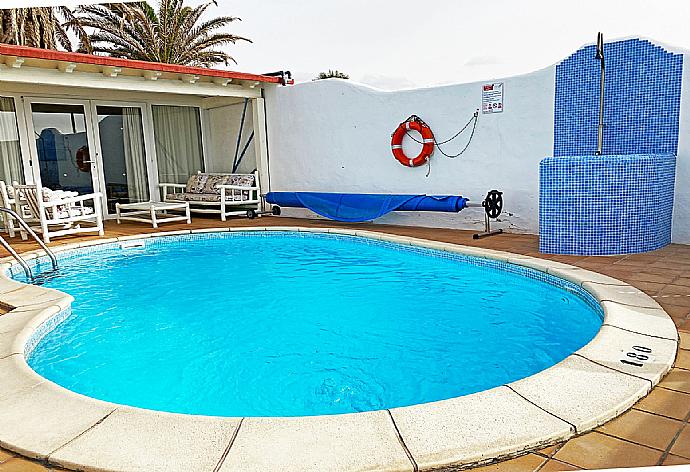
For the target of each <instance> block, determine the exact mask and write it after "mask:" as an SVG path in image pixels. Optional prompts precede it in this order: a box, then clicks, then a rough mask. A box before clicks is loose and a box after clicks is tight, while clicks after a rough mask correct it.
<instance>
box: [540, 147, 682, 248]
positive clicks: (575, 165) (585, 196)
mask: <svg viewBox="0 0 690 472" xmlns="http://www.w3.org/2000/svg"><path fill="white" fill-rule="evenodd" d="M675 169H676V158H675V156H674V155H673V154H652V155H645V154H628V155H607V156H601V157H591V156H568V157H547V158H546V159H544V160H542V161H541V163H540V172H539V186H540V189H539V250H540V251H542V252H545V253H551V254H579V255H610V254H629V253H636V252H644V251H651V250H654V249H658V248H660V247H663V246H665V245H667V244H669V243H670V242H671V217H672V212H673V194H674V182H675Z"/></svg>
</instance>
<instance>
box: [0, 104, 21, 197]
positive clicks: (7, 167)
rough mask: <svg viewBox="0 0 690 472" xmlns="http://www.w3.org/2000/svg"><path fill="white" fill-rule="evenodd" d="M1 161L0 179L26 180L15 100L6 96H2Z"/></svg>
mask: <svg viewBox="0 0 690 472" xmlns="http://www.w3.org/2000/svg"><path fill="white" fill-rule="evenodd" d="M0 161H1V162H0V180H4V181H5V182H6V183H7V184H11V183H12V182H13V181H15V180H16V181H18V182H20V183H23V182H24V172H23V171H22V153H21V147H20V146H19V132H18V131H17V117H16V113H15V110H14V100H13V99H12V98H5V97H0Z"/></svg>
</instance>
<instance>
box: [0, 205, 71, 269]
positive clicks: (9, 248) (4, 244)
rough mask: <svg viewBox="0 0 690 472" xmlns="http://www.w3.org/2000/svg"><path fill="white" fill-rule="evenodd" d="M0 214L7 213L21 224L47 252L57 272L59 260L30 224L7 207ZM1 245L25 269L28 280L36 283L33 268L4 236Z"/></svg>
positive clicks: (0, 237) (0, 241)
mask: <svg viewBox="0 0 690 472" xmlns="http://www.w3.org/2000/svg"><path fill="white" fill-rule="evenodd" d="M0 212H3V213H7V214H8V215H10V216H11V217H12V218H14V219H15V220H16V221H17V223H19V226H21V227H22V229H23V230H24V231H26V233H27V234H28V235H29V236H31V237H32V238H33V240H34V241H36V242H37V243H38V245H39V246H41V248H42V249H43V250H44V251H45V253H46V255H47V256H48V257H49V258H50V262H51V264H52V265H53V270H57V268H58V263H57V258H56V257H55V254H54V253H53V251H51V250H50V249H49V248H48V246H46V244H45V243H44V242H43V241H42V240H41V238H39V237H38V236H37V235H36V233H35V232H34V230H33V229H31V227H30V226H29V225H28V223H27V222H26V221H24V218H22V217H21V216H19V214H18V213H17V212H16V211H14V210H11V209H9V208H6V207H0ZM0 244H1V245H2V247H4V248H5V249H6V250H7V252H9V253H10V255H11V256H12V257H14V259H15V260H16V261H17V262H18V263H19V265H21V266H22V269H24V273H25V274H26V278H27V280H29V281H31V282H33V281H34V275H33V273H32V272H31V268H30V267H29V264H27V263H26V261H25V260H24V258H23V257H22V256H20V255H19V254H17V251H15V250H14V248H13V247H12V245H11V244H10V243H8V242H7V241H6V240H5V238H3V237H2V236H0Z"/></svg>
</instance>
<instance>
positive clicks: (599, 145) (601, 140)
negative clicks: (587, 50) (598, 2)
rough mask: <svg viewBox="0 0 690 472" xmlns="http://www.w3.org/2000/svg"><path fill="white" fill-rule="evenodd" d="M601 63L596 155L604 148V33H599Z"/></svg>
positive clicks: (598, 56) (598, 49)
mask: <svg viewBox="0 0 690 472" xmlns="http://www.w3.org/2000/svg"><path fill="white" fill-rule="evenodd" d="M596 59H599V63H600V64H601V76H600V79H599V128H598V130H597V151H596V155H597V156H601V154H602V152H603V149H604V81H605V80H606V63H605V59H604V35H603V33H598V34H597V54H596Z"/></svg>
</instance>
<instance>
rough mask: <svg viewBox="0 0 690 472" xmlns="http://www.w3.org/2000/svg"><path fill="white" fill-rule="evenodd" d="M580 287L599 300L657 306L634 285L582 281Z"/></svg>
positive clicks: (648, 306) (640, 305) (657, 306)
mask: <svg viewBox="0 0 690 472" xmlns="http://www.w3.org/2000/svg"><path fill="white" fill-rule="evenodd" d="M582 288H584V289H585V290H587V291H588V292H589V293H591V294H592V295H594V297H595V298H596V299H597V300H599V301H600V302H603V301H609V302H617V303H621V304H623V305H630V306H637V307H642V308H659V304H658V303H657V302H656V301H654V299H652V298H650V296H649V295H647V294H646V293H644V292H643V291H642V290H640V289H637V288H635V287H630V286H618V285H606V284H598V283H594V282H584V283H583V284H582Z"/></svg>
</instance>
